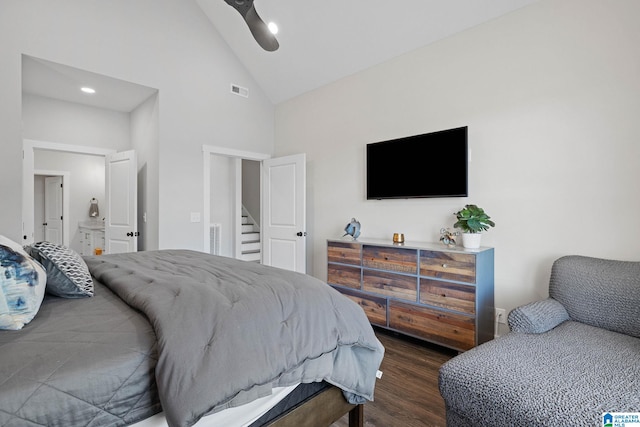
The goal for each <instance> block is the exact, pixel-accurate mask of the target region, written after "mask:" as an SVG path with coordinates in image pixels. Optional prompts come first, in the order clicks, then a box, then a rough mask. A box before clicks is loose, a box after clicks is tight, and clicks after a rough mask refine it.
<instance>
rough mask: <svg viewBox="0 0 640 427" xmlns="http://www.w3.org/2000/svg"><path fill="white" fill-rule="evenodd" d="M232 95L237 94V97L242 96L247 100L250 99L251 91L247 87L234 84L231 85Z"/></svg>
mask: <svg viewBox="0 0 640 427" xmlns="http://www.w3.org/2000/svg"><path fill="white" fill-rule="evenodd" d="M231 93H235V94H236V95H240V96H242V97H245V98H248V97H249V89H247V88H246V87H242V86H238V85H235V84H233V83H231Z"/></svg>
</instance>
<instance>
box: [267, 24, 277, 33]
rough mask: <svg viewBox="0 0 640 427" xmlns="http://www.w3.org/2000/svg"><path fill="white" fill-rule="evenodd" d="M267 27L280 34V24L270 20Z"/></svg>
mask: <svg viewBox="0 0 640 427" xmlns="http://www.w3.org/2000/svg"><path fill="white" fill-rule="evenodd" d="M267 27H268V28H269V31H271V34H278V26H277V25H276V23H275V22H269V23H268V24H267Z"/></svg>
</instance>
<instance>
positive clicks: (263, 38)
mask: <svg viewBox="0 0 640 427" xmlns="http://www.w3.org/2000/svg"><path fill="white" fill-rule="evenodd" d="M225 2H226V3H227V4H228V5H229V6H232V7H233V8H234V9H235V10H237V11H238V13H240V15H241V16H242V18H244V20H245V22H246V23H247V25H248V26H249V30H250V31H251V34H253V38H254V39H256V41H257V42H258V44H259V45H260V46H261V47H262V48H263V49H264V50H266V51H268V52H273V51H275V50H277V49H278V48H279V47H280V44H279V43H278V40H276V37H275V36H274V35H273V34H272V33H271V31H269V28H268V27H267V24H265V23H264V21H263V20H262V18H260V16H259V15H258V12H256V8H255V6H254V5H253V0H225Z"/></svg>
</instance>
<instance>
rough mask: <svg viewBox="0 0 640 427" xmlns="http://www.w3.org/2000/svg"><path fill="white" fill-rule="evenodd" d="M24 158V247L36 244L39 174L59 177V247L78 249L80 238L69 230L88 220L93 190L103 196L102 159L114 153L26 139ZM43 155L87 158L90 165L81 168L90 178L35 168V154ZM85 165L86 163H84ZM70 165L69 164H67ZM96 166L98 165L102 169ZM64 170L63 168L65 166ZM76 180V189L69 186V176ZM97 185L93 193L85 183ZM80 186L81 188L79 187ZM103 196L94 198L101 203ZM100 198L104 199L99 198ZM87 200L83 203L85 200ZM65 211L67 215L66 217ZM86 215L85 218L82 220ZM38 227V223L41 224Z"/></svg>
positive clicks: (71, 172) (53, 159)
mask: <svg viewBox="0 0 640 427" xmlns="http://www.w3.org/2000/svg"><path fill="white" fill-rule="evenodd" d="M23 149H24V158H23V167H22V173H23V178H22V179H23V197H22V219H23V223H22V228H23V233H22V234H23V239H24V243H23V244H30V243H33V242H34V241H36V227H41V225H40V226H38V225H37V222H36V202H35V186H36V177H37V176H41V175H50V176H61V177H62V181H63V182H62V184H63V190H66V191H63V192H62V195H63V203H62V211H63V213H62V217H63V223H62V242H63V243H62V244H63V245H65V246H68V247H71V248H72V249H73V248H75V249H79V245H80V244H81V243H80V237H79V234H78V235H77V236H76V235H75V233H73V232H72V230H76V229H77V225H78V223H80V222H82V221H84V220H85V219H88V212H89V204H90V200H91V198H93V197H96V196H95V193H96V191H102V193H101V194H104V162H105V156H106V155H107V154H110V153H114V152H115V150H109V149H101V148H96V147H84V146H77V145H68V144H59V143H53V142H45V141H34V140H25V141H23ZM43 152H51V153H55V154H57V155H62V154H63V153H70V154H75V155H83V156H87V159H92V160H93V163H92V164H93V166H91V165H87V164H85V165H84V166H83V167H85V168H89V169H90V170H91V172H90V173H91V174H93V175H92V176H89V175H87V173H89V172H85V173H82V174H81V173H79V172H76V173H74V171H69V172H60V171H55V170H51V169H46V170H44V169H38V170H36V168H35V159H36V153H39V154H42V153H43ZM59 158H60V157H58V158H52V160H51V161H52V162H53V163H56V162H57V161H58V160H59ZM83 163H86V162H83ZM69 164H72V163H69ZM96 165H101V168H99V167H97V166H96ZM65 169H66V167H65ZM76 174H77V175H78V176H77V177H76V184H77V185H76V186H75V188H74V187H72V183H71V176H75V175H76ZM92 181H93V182H94V183H95V182H97V184H94V185H97V187H94V188H101V190H96V191H94V190H92V189H91V188H92V187H90V186H89V185H88V184H89V183H90V182H92ZM81 184H82V185H81ZM83 188H84V190H83ZM82 191H85V193H86V194H85V193H82V194H79V196H78V197H74V200H75V199H77V201H75V202H73V201H72V198H71V194H72V193H74V194H75V193H78V192H82ZM101 197H102V196H99V197H97V198H98V200H100V198H101ZM102 198H103V197H102ZM85 199H86V200H85ZM65 212H66V214H65ZM85 216H86V218H85ZM40 224H41V223H40ZM74 240H75V242H74Z"/></svg>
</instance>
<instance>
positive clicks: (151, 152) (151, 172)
mask: <svg viewBox="0 0 640 427" xmlns="http://www.w3.org/2000/svg"><path fill="white" fill-rule="evenodd" d="M158 113H159V104H158V94H157V93H156V94H155V95H153V96H151V97H149V99H147V100H146V101H145V102H143V103H142V104H141V105H139V106H138V107H137V108H136V109H135V110H133V111H132V112H131V115H130V117H131V147H132V148H133V149H134V150H135V151H136V155H137V158H138V231H139V232H140V236H139V237H138V250H139V251H144V250H155V249H158V218H159V212H158V193H159V190H160V189H159V182H158V156H159V147H158V131H159V123H158V120H159V117H158Z"/></svg>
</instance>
